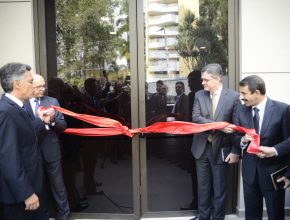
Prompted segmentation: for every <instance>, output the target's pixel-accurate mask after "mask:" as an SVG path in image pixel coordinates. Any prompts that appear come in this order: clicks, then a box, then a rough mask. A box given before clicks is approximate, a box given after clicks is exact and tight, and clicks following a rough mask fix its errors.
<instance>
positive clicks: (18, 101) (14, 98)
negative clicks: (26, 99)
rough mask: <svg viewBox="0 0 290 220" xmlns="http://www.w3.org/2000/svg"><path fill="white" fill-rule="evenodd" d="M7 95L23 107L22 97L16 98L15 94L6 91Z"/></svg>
mask: <svg viewBox="0 0 290 220" xmlns="http://www.w3.org/2000/svg"><path fill="white" fill-rule="evenodd" d="M5 96H6V97H7V98H9V99H11V100H12V101H13V102H15V103H16V104H17V105H19V107H20V108H22V107H23V102H22V101H21V100H20V99H18V98H16V97H15V96H14V95H12V94H10V93H5Z"/></svg>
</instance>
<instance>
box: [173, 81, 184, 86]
mask: <svg viewBox="0 0 290 220" xmlns="http://www.w3.org/2000/svg"><path fill="white" fill-rule="evenodd" d="M177 84H180V85H182V86H183V88H184V83H183V82H182V81H177V82H176V83H175V85H177Z"/></svg>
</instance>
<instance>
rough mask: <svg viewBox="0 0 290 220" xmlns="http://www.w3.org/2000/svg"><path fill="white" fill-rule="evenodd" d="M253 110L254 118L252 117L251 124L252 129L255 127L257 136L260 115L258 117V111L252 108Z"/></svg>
mask: <svg viewBox="0 0 290 220" xmlns="http://www.w3.org/2000/svg"><path fill="white" fill-rule="evenodd" d="M253 110H254V117H253V122H254V127H255V130H256V133H257V134H259V130H260V129H259V128H260V127H259V123H260V115H259V109H258V108H256V107H254V108H253Z"/></svg>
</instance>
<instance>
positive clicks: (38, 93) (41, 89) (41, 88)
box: [32, 74, 46, 98]
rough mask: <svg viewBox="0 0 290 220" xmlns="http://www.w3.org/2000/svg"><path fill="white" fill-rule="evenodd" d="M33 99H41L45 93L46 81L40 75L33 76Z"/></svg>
mask: <svg viewBox="0 0 290 220" xmlns="http://www.w3.org/2000/svg"><path fill="white" fill-rule="evenodd" d="M32 77H33V97H34V98H40V97H42V96H43V95H44V93H45V86H46V85H45V80H44V78H43V77H42V76H41V75H39V74H33V76H32Z"/></svg>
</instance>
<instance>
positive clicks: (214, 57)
mask: <svg viewBox="0 0 290 220" xmlns="http://www.w3.org/2000/svg"><path fill="white" fill-rule="evenodd" d="M178 30H179V34H178V36H177V44H176V51H177V52H178V54H179V55H180V56H181V57H182V58H184V61H185V64H186V66H187V68H188V70H189V71H190V72H191V71H193V70H195V69H198V68H201V67H202V66H204V65H205V64H206V63H209V62H217V63H220V64H221V65H222V66H223V67H226V66H227V62H228V61H227V47H228V37H227V1H225V0H217V1H213V0H201V1H200V17H199V18H196V16H195V15H194V14H193V13H192V12H191V11H187V12H186V13H185V17H184V21H183V22H182V23H181V25H179V27H178Z"/></svg>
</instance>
